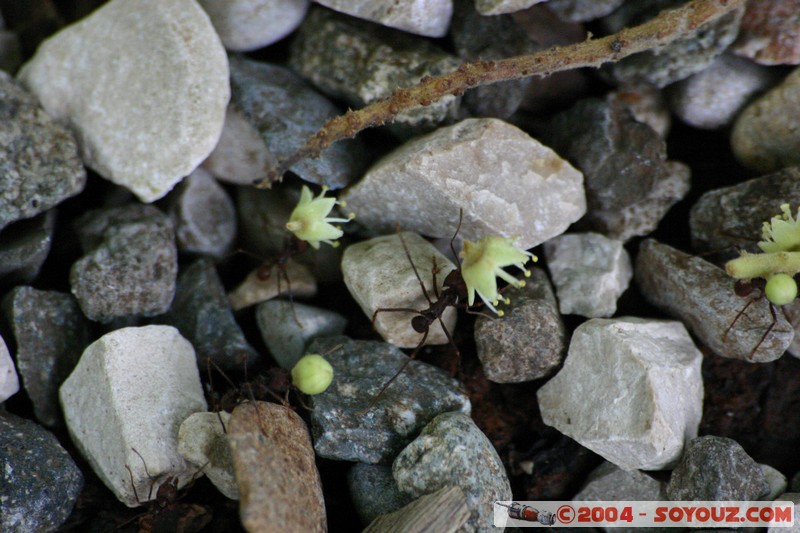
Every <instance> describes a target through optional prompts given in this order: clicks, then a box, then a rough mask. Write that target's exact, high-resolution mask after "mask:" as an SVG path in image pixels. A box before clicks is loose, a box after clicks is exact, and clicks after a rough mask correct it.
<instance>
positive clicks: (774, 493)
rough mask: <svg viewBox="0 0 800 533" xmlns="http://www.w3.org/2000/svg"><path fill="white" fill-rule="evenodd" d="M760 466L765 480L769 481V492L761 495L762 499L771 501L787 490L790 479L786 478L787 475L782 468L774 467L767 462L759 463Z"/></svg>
mask: <svg viewBox="0 0 800 533" xmlns="http://www.w3.org/2000/svg"><path fill="white" fill-rule="evenodd" d="M758 467H759V468H760V469H761V472H762V473H763V474H764V480H765V481H766V482H767V485H768V486H769V492H768V493H766V494H765V495H763V496H762V497H761V499H762V500H765V501H771V500H774V499H776V498H777V497H778V495H779V494H781V493H783V492H785V491H786V488H787V486H788V481H787V480H786V476H784V475H783V474H782V473H781V471H780V470H778V469H777V468H772V467H771V466H769V465H766V464H759V465H758Z"/></svg>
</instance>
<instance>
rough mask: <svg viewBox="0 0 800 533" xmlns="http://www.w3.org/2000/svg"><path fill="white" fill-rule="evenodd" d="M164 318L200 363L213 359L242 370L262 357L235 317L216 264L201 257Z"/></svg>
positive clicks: (187, 271) (182, 278) (202, 365)
mask: <svg viewBox="0 0 800 533" xmlns="http://www.w3.org/2000/svg"><path fill="white" fill-rule="evenodd" d="M160 321H161V322H162V323H165V324H169V325H171V326H174V327H176V328H177V329H178V331H180V332H181V335H183V336H184V337H186V339H188V340H189V342H191V343H192V346H193V347H194V349H195V352H196V354H197V364H198V366H199V367H200V368H206V362H207V361H206V360H207V359H211V360H212V361H214V362H215V363H216V364H217V365H218V366H219V367H221V368H223V369H224V370H241V369H242V368H244V365H245V364H249V363H253V362H254V361H255V360H256V359H258V353H257V352H256V351H255V350H254V349H253V347H252V346H250V344H248V342H247V340H246V339H245V337H244V334H243V333H242V330H241V328H240V327H239V324H238V323H237V322H236V320H235V319H234V318H233V313H232V312H231V308H230V304H229V302H228V298H227V296H226V294H225V288H224V287H223V286H222V282H221V281H220V279H219V276H217V271H216V269H215V268H214V263H212V262H211V261H210V260H208V259H198V260H197V261H195V262H193V263H192V264H191V265H189V266H188V267H187V268H186V269H185V270H184V271H183V273H181V275H180V277H179V278H178V283H177V290H176V291H175V299H174V300H173V302H172V307H170V310H169V312H167V313H166V314H165V315H163V316H162V317H160Z"/></svg>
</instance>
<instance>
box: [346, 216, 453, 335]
mask: <svg viewBox="0 0 800 533" xmlns="http://www.w3.org/2000/svg"><path fill="white" fill-rule="evenodd" d="M400 235H402V239H403V241H405V244H406V247H407V248H408V253H409V255H410V256H411V261H412V262H413V266H412V263H411V262H409V259H408V257H407V256H406V254H405V252H404V251H403V243H402V241H401V240H400ZM434 264H435V266H436V269H437V270H438V273H437V276H436V280H437V282H438V283H437V285H438V288H439V293H440V294H441V291H442V283H443V282H444V278H445V276H447V274H449V273H450V271H452V270H454V269H455V268H456V265H455V264H453V262H452V261H450V260H449V259H448V258H447V257H445V256H444V255H442V254H441V253H440V252H439V251H438V250H437V249H436V248H435V247H434V246H433V245H432V244H431V243H429V242H428V241H426V240H425V239H423V238H422V237H420V236H419V235H416V234H414V233H410V232H403V233H402V234H397V233H395V234H392V235H385V236H383V237H376V238H374V239H370V240H367V241H362V242H360V243H357V244H351V245H350V246H348V247H347V249H346V250H345V251H344V256H343V257H342V276H343V277H344V283H345V285H346V286H347V288H348V290H349V291H350V294H352V295H353V298H354V299H355V301H356V302H358V305H360V306H361V309H362V310H363V311H364V313H365V314H366V315H367V317H369V318H370V319H372V316H373V314H374V313H375V311H376V310H379V309H390V308H394V309H398V308H402V309H413V310H418V311H422V310H425V309H428V307H429V306H430V303H429V302H428V301H427V300H426V299H425V295H424V294H423V293H422V290H421V288H420V285H419V280H418V279H417V276H416V275H415V274H414V267H416V269H417V272H418V273H419V276H420V278H421V279H422V282H423V283H424V284H425V290H426V291H427V293H428V295H429V296H430V298H431V299H432V300H436V296H435V294H434V291H433V276H432V274H431V273H432V271H433V268H434ZM414 316H419V315H415V313H413V312H392V311H383V312H380V313H378V314H377V316H376V317H375V323H374V326H375V330H376V331H377V332H378V333H379V334H380V335H381V336H382V337H383V338H384V339H386V341H387V342H390V343H392V344H394V345H395V346H399V347H400V348H415V347H416V346H417V345H418V344H419V342H420V340H421V339H422V334H421V333H418V332H416V331H414V329H413V328H412V327H411V319H412V318H414ZM442 320H443V321H444V324H445V327H446V328H447V331H449V332H451V333H452V332H453V331H454V328H455V324H456V312H455V308H454V307H449V308H447V310H446V311H445V312H444V315H443V316H442ZM447 342H448V340H447V335H446V334H445V333H444V331H442V327H441V324H439V322H438V321H436V322H434V323H433V324H431V326H430V329H429V332H428V337H427V339H426V341H425V344H446V343H447Z"/></svg>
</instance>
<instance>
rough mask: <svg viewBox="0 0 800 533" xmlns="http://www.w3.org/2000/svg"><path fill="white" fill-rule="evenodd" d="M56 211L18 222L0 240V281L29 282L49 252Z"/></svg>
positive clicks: (34, 276) (8, 282)
mask: <svg viewBox="0 0 800 533" xmlns="http://www.w3.org/2000/svg"><path fill="white" fill-rule="evenodd" d="M55 221H56V210H55V209H50V210H48V211H46V212H44V213H42V214H41V215H37V216H35V217H33V218H29V219H26V220H21V221H19V222H17V223H16V224H14V226H12V227H11V228H9V229H8V230H6V231H5V233H3V237H2V240H0V279H2V281H3V282H4V283H7V284H9V285H11V284H14V283H17V284H20V283H22V284H24V283H30V282H31V281H33V280H34V278H36V276H37V275H38V274H39V269H40V268H41V267H42V263H44V260H45V259H47V254H48V253H50V243H51V242H52V238H53V227H54V225H55Z"/></svg>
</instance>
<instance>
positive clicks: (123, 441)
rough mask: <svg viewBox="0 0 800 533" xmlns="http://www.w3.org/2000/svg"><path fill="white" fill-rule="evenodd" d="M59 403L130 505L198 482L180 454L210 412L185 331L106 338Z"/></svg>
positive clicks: (102, 473) (99, 468)
mask: <svg viewBox="0 0 800 533" xmlns="http://www.w3.org/2000/svg"><path fill="white" fill-rule="evenodd" d="M59 398H60V400H61V406H62V408H63V410H64V419H65V420H66V423H67V429H68V430H69V434H70V436H71V437H72V441H73V442H74V443H75V445H76V446H77V448H78V450H80V452H81V454H82V455H83V456H84V457H85V458H86V460H87V461H88V462H89V464H90V465H91V466H92V469H93V470H94V472H95V473H96V474H97V475H98V477H99V478H100V479H101V480H102V481H103V483H105V484H106V486H107V487H108V488H109V489H111V491H112V492H113V493H114V494H115V495H116V497H117V498H118V499H119V500H120V501H121V502H122V503H124V504H125V505H127V506H129V507H135V506H137V505H139V503H143V502H144V501H145V500H146V499H147V497H148V494H152V497H153V498H155V495H156V491H157V489H158V485H159V484H160V483H164V482H166V481H167V479H168V478H171V477H177V478H178V485H179V486H183V485H185V484H186V483H187V482H189V481H190V480H191V479H192V477H193V476H195V475H196V474H197V472H198V469H197V468H196V467H194V466H193V465H191V464H189V463H187V462H186V460H185V459H184V458H183V457H182V456H181V455H180V454H179V453H178V429H179V427H180V425H181V423H182V422H183V421H184V420H185V419H186V418H187V417H188V416H189V415H190V414H192V413H195V412H198V411H206V409H207V407H206V401H205V398H204V396H203V389H202V386H201V384H200V375H199V373H198V370H197V360H196V357H195V352H194V348H192V345H191V344H189V341H187V340H186V339H184V338H183V337H181V335H180V334H179V333H178V330H177V329H175V328H173V327H171V326H144V327H135V328H123V329H118V330H116V331H112V332H111V333H107V334H106V335H103V336H102V337H100V338H99V339H98V340H97V341H95V342H93V343H92V344H91V345H89V347H87V348H86V350H85V351H84V352H83V355H82V356H81V359H80V361H78V364H77V366H76V367H75V370H73V372H72V374H70V376H69V377H68V378H67V379H66V381H65V382H64V384H63V385H62V386H61V389H60V390H59ZM134 450H135V451H134ZM137 452H138V453H137ZM140 455H141V457H140ZM145 464H146V470H147V471H145ZM126 466H127V467H129V468H130V474H129V473H128V469H127V468H126ZM147 472H149V475H148V473H147ZM131 476H132V478H133V484H132V482H131ZM134 486H135V489H136V490H135V492H134ZM136 494H138V498H139V500H140V501H139V502H137V497H136Z"/></svg>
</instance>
